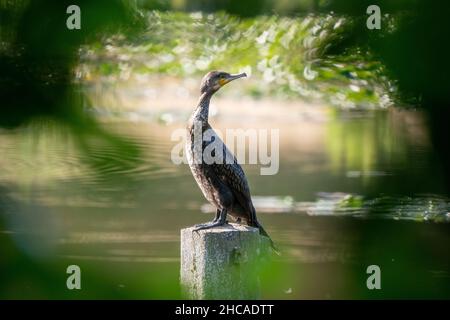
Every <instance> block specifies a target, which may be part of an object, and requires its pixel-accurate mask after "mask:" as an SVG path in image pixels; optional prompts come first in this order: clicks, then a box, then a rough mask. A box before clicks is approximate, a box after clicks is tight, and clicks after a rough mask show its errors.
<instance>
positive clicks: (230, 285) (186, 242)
mask: <svg viewBox="0 0 450 320" xmlns="http://www.w3.org/2000/svg"><path fill="white" fill-rule="evenodd" d="M193 229H194V227H190V228H186V229H182V230H181V276H180V281H181V286H182V290H183V294H184V297H185V298H188V299H258V298H260V283H259V277H258V273H259V272H258V270H259V266H260V263H259V262H260V259H261V258H262V256H263V255H264V254H265V253H267V251H268V250H269V249H268V248H269V247H268V242H267V241H265V238H264V237H262V236H260V235H259V230H258V229H256V228H252V227H248V226H243V225H239V224H227V225H224V226H222V227H216V228H212V229H206V230H200V231H197V232H194V231H193Z"/></svg>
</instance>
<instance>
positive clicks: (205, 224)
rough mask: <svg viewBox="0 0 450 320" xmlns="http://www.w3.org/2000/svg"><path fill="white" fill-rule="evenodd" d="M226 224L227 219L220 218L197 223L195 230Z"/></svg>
mask: <svg viewBox="0 0 450 320" xmlns="http://www.w3.org/2000/svg"><path fill="white" fill-rule="evenodd" d="M224 224H226V221H224V222H222V221H220V220H218V221H216V220H214V221H211V222H208V223H204V224H198V225H196V226H195V229H194V231H199V230H205V229H211V228H215V227H220V226H223V225H224Z"/></svg>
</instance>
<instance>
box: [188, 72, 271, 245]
mask: <svg viewBox="0 0 450 320" xmlns="http://www.w3.org/2000/svg"><path fill="white" fill-rule="evenodd" d="M245 76H246V74H245V73H242V74H238V75H230V74H228V73H226V72H221V71H211V72H209V73H208V74H207V75H206V76H205V77H204V78H203V80H202V83H201V87H200V92H201V96H200V100H199V102H198V105H197V108H196V109H195V110H194V112H193V113H192V116H191V118H190V119H189V124H188V128H187V129H188V136H187V144H186V155H187V159H188V163H189V166H190V168H191V171H192V174H193V176H194V178H195V180H196V182H197V184H198V185H199V187H200V189H201V190H202V192H203V195H204V196H205V197H206V199H207V200H208V201H209V202H210V203H211V204H212V205H214V206H215V207H216V208H217V214H216V218H215V219H214V220H213V221H212V222H210V223H207V224H203V225H199V226H197V228H196V230H201V229H207V228H212V227H215V226H220V225H223V224H225V223H226V217H227V215H229V216H231V217H233V218H234V219H235V220H237V221H245V222H246V223H247V224H248V225H249V226H253V227H256V228H258V229H259V230H260V233H261V234H262V235H264V236H266V237H268V238H269V240H270V242H271V244H272V247H273V248H274V249H275V246H274V245H273V242H272V240H271V239H270V237H269V235H268V234H267V232H266V231H265V230H264V228H263V227H262V226H261V224H260V223H259V222H258V220H257V218H256V212H255V208H254V207H253V203H252V199H251V196H250V188H249V186H248V182H247V178H246V177H245V174H244V171H243V170H242V167H241V166H240V165H239V163H238V162H237V159H236V157H235V156H234V155H233V154H232V153H231V152H230V150H228V148H227V147H226V145H225V144H224V143H223V142H222V140H220V137H219V136H218V135H217V134H216V133H215V131H214V130H213V129H212V128H211V126H210V125H209V123H208V112H209V102H210V99H211V97H212V96H213V94H214V93H215V92H217V90H219V89H220V88H221V87H222V86H224V85H225V84H227V83H228V82H230V81H232V80H235V79H238V78H241V77H245ZM206 132H207V133H208V136H210V137H211V139H210V140H208V139H206V140H207V141H203V138H202V137H203V135H204V134H205V133H206ZM196 135H198V136H200V137H198V136H196ZM212 143H214V144H215V145H219V146H221V150H222V151H223V153H222V155H223V156H222V161H220V163H211V162H208V161H205V159H204V157H203V155H204V153H203V151H204V150H205V148H207V147H208V146H209V145H210V144H212ZM213 156H214V155H213ZM275 250H276V249H275Z"/></svg>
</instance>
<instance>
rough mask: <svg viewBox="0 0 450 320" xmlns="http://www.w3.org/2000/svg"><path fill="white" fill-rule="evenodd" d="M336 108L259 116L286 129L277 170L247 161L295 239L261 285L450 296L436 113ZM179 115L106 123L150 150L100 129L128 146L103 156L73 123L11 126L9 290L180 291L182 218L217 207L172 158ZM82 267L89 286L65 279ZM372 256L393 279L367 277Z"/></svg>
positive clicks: (1, 267) (338, 294) (306, 293)
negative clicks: (136, 154)
mask: <svg viewBox="0 0 450 320" xmlns="http://www.w3.org/2000/svg"><path fill="white" fill-rule="evenodd" d="M333 110H334V109H320V112H316V111H311V110H309V111H305V110H303V109H298V110H297V112H296V113H295V114H294V115H289V117H288V118H289V121H290V122H289V121H287V120H286V119H285V120H283V119H282V117H280V118H277V120H274V121H271V122H269V124H267V123H265V122H264V121H263V120H264V119H259V120H258V121H257V122H258V123H259V124H258V127H268V128H279V129H280V170H279V172H278V174H276V175H273V176H261V175H260V174H259V166H258V165H246V166H244V169H245V170H246V172H247V176H248V179H249V182H250V186H251V190H252V194H253V196H254V200H255V206H256V209H257V212H258V215H259V217H260V220H261V221H262V222H263V224H264V225H265V227H266V229H267V230H268V232H269V233H270V234H271V235H272V238H273V239H274V241H275V242H276V243H277V244H278V245H279V247H280V248H281V250H282V252H283V254H282V256H280V257H276V258H275V259H274V263H273V265H270V266H268V267H267V268H266V269H265V270H264V273H263V276H262V284H263V297H264V298H286V299H296V298H431V297H434V298H449V297H450V282H449V276H450V275H449V262H450V254H449V251H448V243H449V240H450V239H449V237H450V233H449V231H450V227H449V224H448V221H449V219H450V217H449V212H450V204H449V200H448V199H447V198H446V197H445V196H443V195H442V194H443V193H444V191H443V187H442V185H441V182H440V170H439V168H438V167H436V165H435V161H434V158H433V157H434V156H433V152H432V148H431V146H430V144H429V140H428V134H427V130H426V125H425V120H424V118H423V116H422V114H420V113H419V112H416V111H399V110H396V109H392V110H389V111H377V112H370V111H366V112H350V111H348V112H336V111H333ZM181 119H182V120H180V121H178V122H177V121H175V122H173V123H171V124H165V123H159V122H155V121H150V120H147V119H145V118H140V117H139V114H137V115H136V114H134V115H133V116H130V115H129V114H127V113H123V114H121V115H120V117H119V119H116V120H115V121H104V123H103V125H104V126H105V128H107V129H108V130H111V131H114V132H117V133H119V134H120V135H122V136H125V137H127V138H129V139H130V140H132V141H134V142H135V143H136V144H137V145H138V146H140V148H141V149H142V157H141V158H140V159H133V158H132V157H133V156H130V155H129V154H126V153H125V154H123V153H120V152H117V150H115V149H112V148H109V147H108V146H107V145H103V144H101V143H97V141H95V139H94V141H92V145H93V146H94V148H92V151H91V158H92V157H94V158H98V159H102V158H104V157H107V158H108V159H114V161H105V162H104V163H103V165H100V166H97V167H96V168H95V169H93V168H92V167H90V166H89V165H88V162H87V161H85V160H86V159H85V157H86V155H85V154H83V153H80V152H79V151H78V149H77V147H76V143H75V142H74V138H73V136H72V135H71V133H70V132H69V131H68V130H66V129H64V128H62V127H60V126H56V125H52V124H48V123H44V124H43V123H38V124H33V125H30V126H28V127H26V128H23V129H20V130H17V131H3V132H1V133H0V141H1V143H0V154H1V159H0V163H1V165H2V168H3V170H2V172H1V173H0V185H1V188H2V195H3V196H2V198H1V201H2V208H3V214H2V216H1V217H2V220H1V224H0V227H1V229H0V248H1V250H2V253H1V255H0V271H1V272H0V297H1V298H143V299H147V298H178V297H179V288H178V277H179V274H178V268H179V230H180V229H181V228H183V227H186V226H191V225H193V224H196V223H200V222H204V221H206V220H210V219H211V217H212V213H209V212H210V211H211V208H209V207H208V206H207V205H206V202H205V200H204V199H203V197H202V195H201V193H200V190H199V189H198V187H197V186H196V185H195V182H194V180H193V178H192V176H191V174H190V171H189V168H188V167H187V166H186V165H180V166H176V165H174V164H173V163H172V162H171V159H170V151H171V149H172V147H173V146H174V144H175V142H173V141H171V140H170V135H171V133H172V132H173V130H175V129H177V128H183V127H184V122H183V121H184V120H183V117H181ZM232 120H233V118H228V117H227V114H226V113H225V114H224V115H222V116H218V117H215V118H213V120H212V122H213V123H215V126H216V127H218V128H225V127H228V126H229V125H228V124H229V123H230V122H232ZM286 121H287V122H286ZM239 126H240V125H235V127H239ZM244 127H246V126H244ZM100 163H101V162H100ZM128 164H129V165H128ZM70 264H77V265H79V266H80V267H81V269H82V290H80V291H76V292H74V291H69V290H67V289H66V287H65V283H66V277H67V275H66V267H67V266H68V265H70ZM372 264H375V265H379V266H380V268H381V274H382V289H381V290H379V291H377V290H375V291H370V290H368V289H367V287H366V279H367V277H368V275H367V274H366V268H367V266H369V265H372Z"/></svg>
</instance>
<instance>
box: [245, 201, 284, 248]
mask: <svg viewBox="0 0 450 320" xmlns="http://www.w3.org/2000/svg"><path fill="white" fill-rule="evenodd" d="M250 205H251V206H250V208H251V210H252V212H251V216H252V218H253V223H254V226H255V227H257V228H258V229H259V233H260V234H261V235H262V236H264V237H266V238H268V239H269V241H270V246H271V248H272V250H273V251H274V252H275V253H276V254H277V255H280V250H278V248H277V247H276V246H275V243H274V242H273V241H272V238H271V237H270V236H269V234H268V233H267V231H266V230H265V229H264V228H263V226H262V225H261V224H260V223H259V222H258V219H257V218H256V210H255V207H254V206H253V204H250Z"/></svg>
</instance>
